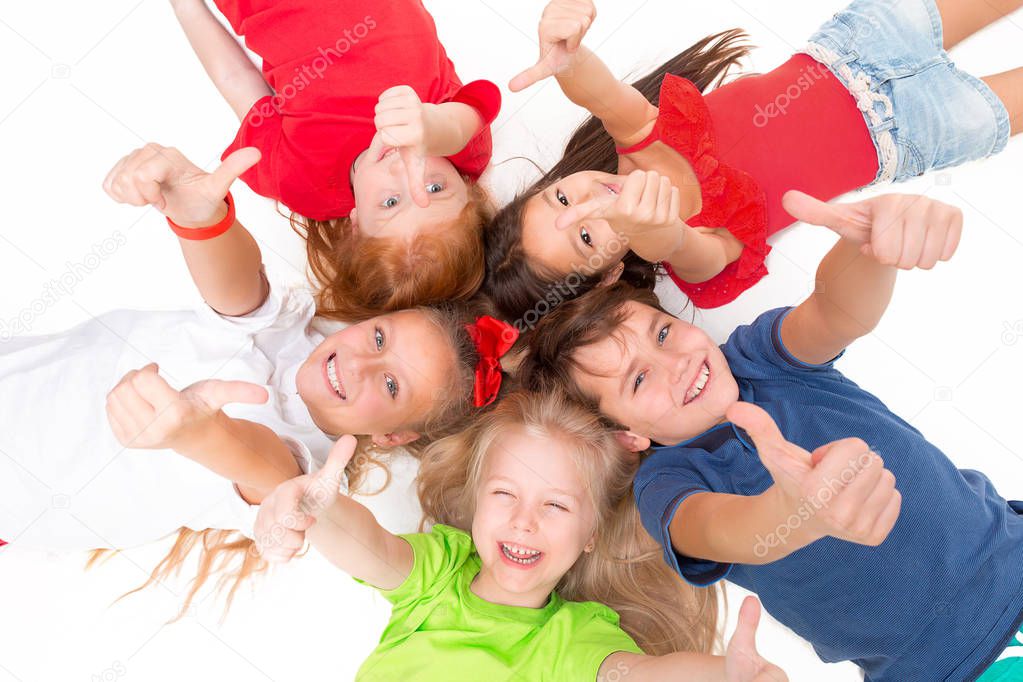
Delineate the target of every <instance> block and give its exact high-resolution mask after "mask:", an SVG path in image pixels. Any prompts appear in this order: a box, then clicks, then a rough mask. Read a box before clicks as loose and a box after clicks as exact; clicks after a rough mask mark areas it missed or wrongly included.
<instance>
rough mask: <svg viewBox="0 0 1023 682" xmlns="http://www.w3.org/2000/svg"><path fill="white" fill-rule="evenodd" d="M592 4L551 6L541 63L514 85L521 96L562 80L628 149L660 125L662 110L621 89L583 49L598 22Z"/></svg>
mask: <svg viewBox="0 0 1023 682" xmlns="http://www.w3.org/2000/svg"><path fill="white" fill-rule="evenodd" d="M596 16H597V10H596V8H595V7H594V6H593V3H592V2H591V0H552V2H550V3H549V4H548V5H547V7H546V8H545V9H544V12H543V16H542V17H541V18H540V27H539V36H540V59H539V60H538V61H537V63H536V64H535V65H533V66H531V67H530V68H528V69H526V70H525V71H523V72H522V73H520V74H519V75H518V76H516V77H515V78H513V79H512V81H511V83H510V84H509V87H510V88H511V90H512V91H513V92H518V91H519V90H522V89H524V88H527V87H529V86H530V85H532V84H534V83H536V82H537V81H540V80H542V79H544V78H548V77H550V76H557V79H558V85H560V86H561V89H562V91H563V92H564V93H565V96H566V97H568V98H569V99H570V100H572V102H574V103H575V104H577V105H579V106H581V107H583V108H584V109H586V110H588V111H589V112H590V113H591V114H593V115H594V116H596V117H597V118H599V119H600V121H601V123H603V124H604V129H605V130H607V132H608V134H609V135H610V136H611V137H612V138H614V140H615V141H616V142H618V143H619V144H620V145H623V146H630V145H632V144H635V143H636V142H639V141H641V140H642V139H643V138H644V137H646V135H647V134H649V132H650V130H651V127H650V126H652V125H653V122H654V121H655V120H656V119H657V107H655V106H653V105H652V104H650V102H648V101H647V99H646V98H645V97H643V95H642V94H641V93H640V92H639V91H638V90H636V89H635V88H633V87H632V86H630V85H627V84H625V83H622V82H621V81H619V80H618V79H617V78H615V77H614V75H613V74H612V73H611V71H610V70H609V69H608V68H607V66H606V65H605V64H604V62H602V61H601V60H600V58H599V57H597V56H596V55H595V54H594V53H593V52H591V51H590V50H588V49H587V48H585V47H582V45H581V41H582V39H583V36H584V35H585V34H586V32H587V31H588V30H589V28H590V25H591V24H592V23H593V21H594V19H596Z"/></svg>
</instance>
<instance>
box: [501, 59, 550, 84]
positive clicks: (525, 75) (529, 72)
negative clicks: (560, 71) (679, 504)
mask: <svg viewBox="0 0 1023 682" xmlns="http://www.w3.org/2000/svg"><path fill="white" fill-rule="evenodd" d="M554 73H555V69H554V64H553V62H552V61H548V60H547V59H541V60H540V61H538V62H537V63H536V64H533V65H532V66H531V67H529V68H528V69H526V70H524V71H522V72H521V73H519V74H518V75H517V76H515V77H514V78H512V79H511V81H509V82H508V89H509V90H511V91H512V92H520V91H522V90H525V89H526V88H528V87H530V86H531V85H535V84H536V83H539V82H540V81H542V80H544V79H545V78H550V77H551V76H553V75H554Z"/></svg>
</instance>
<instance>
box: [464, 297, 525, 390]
mask: <svg viewBox="0 0 1023 682" xmlns="http://www.w3.org/2000/svg"><path fill="white" fill-rule="evenodd" d="M465 328H466V330H467V331H468V332H469V336H470V337H471V338H472V342H473V343H474V344H475V345H476V352H478V353H479V355H480V360H479V362H477V363H476V383H475V385H474V387H473V404H474V405H475V406H476V407H485V406H487V405H489V404H490V403H492V402H494V401H495V400H496V399H497V393H498V391H500V390H501V357H502V356H504V354H505V353H507V352H508V351H509V350H511V347H512V346H514V345H515V341H516V340H517V339H518V338H519V330H518V329H516V328H515V327H513V326H511V325H510V324H508V323H506V322H502V321H501V320H496V319H494V318H493V317H490V316H489V315H483V316H482V317H479V318H477V319H476V322H475V323H473V324H467V325H465Z"/></svg>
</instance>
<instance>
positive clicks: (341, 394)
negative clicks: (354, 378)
mask: <svg viewBox="0 0 1023 682" xmlns="http://www.w3.org/2000/svg"><path fill="white" fill-rule="evenodd" d="M323 375H324V376H325V377H326V378H327V385H328V386H330V389H331V390H332V391H334V393H335V394H336V395H337V397H338V398H340V399H341V400H347V399H348V394H347V393H345V385H344V384H343V383H341V377H340V376H338V373H337V353H331V354H330V355H328V356H327V360H326V362H324V363H323Z"/></svg>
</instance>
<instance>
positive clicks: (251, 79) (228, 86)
mask: <svg viewBox="0 0 1023 682" xmlns="http://www.w3.org/2000/svg"><path fill="white" fill-rule="evenodd" d="M171 6H172V7H173V8H174V14H175V15H176V16H177V18H178V22H179V23H180V24H181V28H182V29H183V30H184V31H185V36H187V38H188V42H189V43H190V44H191V45H192V49H193V50H195V54H196V56H198V57H199V61H200V62H202V65H203V68H204V69H206V73H207V74H208V75H209V77H210V80H212V81H213V84H214V85H215V86H216V87H217V90H218V91H219V92H220V94H221V96H222V97H223V98H224V99H225V100H227V103H228V104H229V105H230V106H231V109H232V110H233V111H234V113H235V115H236V116H237V117H238V120H239V121H240V120H242V119H243V118H244V117H245V114H247V113H248V111H249V109H251V108H252V105H253V104H255V103H256V102H257V101H258V100H259V99H260V98H262V97H265V96H266V95H272V94H273V90H271V89H270V86H269V85H268V84H267V82H266V80H264V78H263V74H262V72H261V71H260V70H259V67H257V66H256V65H255V64H253V63H252V60H251V59H249V56H248V55H247V54H246V53H245V50H244V49H242V47H241V45H239V44H238V41H237V40H235V37H234V35H233V34H232V33H231V32H230V31H228V30H227V29H226V28H224V26H223V25H222V24H221V23H220V22H219V21H217V18H216V17H215V16H213V12H211V11H210V9H209V7H207V6H206V3H205V2H204V0H171Z"/></svg>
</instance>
